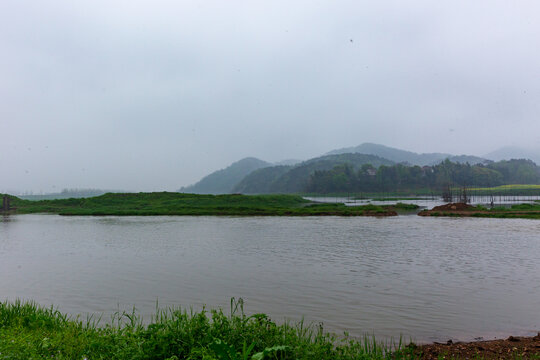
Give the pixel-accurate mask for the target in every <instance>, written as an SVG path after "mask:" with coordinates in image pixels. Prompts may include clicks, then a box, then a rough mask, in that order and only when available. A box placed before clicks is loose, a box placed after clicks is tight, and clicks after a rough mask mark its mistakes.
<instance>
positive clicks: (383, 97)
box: [0, 0, 540, 192]
mask: <svg viewBox="0 0 540 360" xmlns="http://www.w3.org/2000/svg"><path fill="white" fill-rule="evenodd" d="M539 41H540V2H538V1H537V0H532V1H524V0H520V1H496V0H489V1H468V0H467V1H455V0H453V1H432V0H429V1H427V0H426V1H380V0H378V1H358V0H354V1H336V0H332V1H330V0H328V1H316V0H309V1H296V0H295V1H291V0H287V1H276V0H271V1H270V0H267V1H253V0H252V1H235V0H228V1H223V0H219V1H202V0H201V1H178V0H177V1H161V0H158V1H156V0H154V1H136V0H129V1H111V0H107V1H102V0H93V1H73V0H66V1H59V0H49V1H38V0H34V1H25V0H2V1H0V134H1V140H0V149H1V153H0V166H1V170H0V174H2V175H1V178H0V191H10V192H21V191H34V192H55V191H60V190H62V189H63V188H75V187H78V188H106V189H123V190H129V191H151V190H156V191H157V190H176V189H179V188H180V187H181V186H183V185H188V184H191V183H193V182H195V181H197V180H199V179H200V178H201V177H202V176H204V175H206V174H208V173H209V172H211V171H214V170H217V169H220V168H223V167H225V166H227V165H229V164H230V163H232V162H234V161H236V160H239V159H241V158H243V157H246V156H255V157H258V158H261V159H263V160H266V161H279V160H283V159H289V158H294V159H307V158H310V157H314V156H318V155H321V154H323V153H325V152H327V151H330V150H333V149H336V148H342V147H346V146H354V145H358V144H360V143H363V142H375V143H381V144H384V145H388V146H394V147H398V148H402V149H406V150H411V151H416V152H448V153H454V154H474V155H483V154H485V153H487V152H490V151H492V150H495V149H496V148H498V147H501V146H503V145H522V146H525V147H536V148H538V147H539V144H540V117H539V114H540V46H538V44H539Z"/></svg>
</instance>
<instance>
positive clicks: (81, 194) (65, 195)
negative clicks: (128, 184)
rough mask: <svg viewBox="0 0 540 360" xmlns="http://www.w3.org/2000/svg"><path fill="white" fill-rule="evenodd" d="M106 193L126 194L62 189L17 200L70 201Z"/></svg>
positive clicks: (95, 190) (117, 191) (98, 190)
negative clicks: (57, 191)
mask: <svg viewBox="0 0 540 360" xmlns="http://www.w3.org/2000/svg"><path fill="white" fill-rule="evenodd" d="M106 193H126V191H123V190H104V189H64V190H62V192H59V193H49V194H40V195H19V198H21V199H24V200H35V201H39V200H54V199H71V198H89V197H95V196H100V195H103V194H106Z"/></svg>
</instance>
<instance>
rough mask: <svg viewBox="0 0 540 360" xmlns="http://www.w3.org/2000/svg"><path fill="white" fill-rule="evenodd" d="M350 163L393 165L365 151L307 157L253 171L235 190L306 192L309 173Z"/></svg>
mask: <svg viewBox="0 0 540 360" xmlns="http://www.w3.org/2000/svg"><path fill="white" fill-rule="evenodd" d="M341 164H348V166H350V167H351V168H352V169H354V170H356V169H360V167H361V166H362V165H364V164H371V165H372V166H375V167H378V166H381V165H387V166H390V165H393V164H394V163H393V162H392V161H390V160H387V159H383V158H380V157H378V156H373V155H365V154H339V155H327V156H321V157H318V158H314V159H311V160H308V161H305V162H303V163H301V164H299V165H297V166H294V167H289V166H273V167H268V168H265V169H260V170H257V171H254V172H253V173H251V174H250V175H248V176H246V177H245V178H244V179H243V180H242V181H241V182H240V183H239V184H238V185H237V186H236V187H235V188H234V192H241V193H245V194H271V193H301V192H305V191H306V189H307V187H308V184H309V182H310V176H311V175H312V174H313V173H314V172H316V171H326V170H332V169H333V168H334V167H335V166H338V165H341Z"/></svg>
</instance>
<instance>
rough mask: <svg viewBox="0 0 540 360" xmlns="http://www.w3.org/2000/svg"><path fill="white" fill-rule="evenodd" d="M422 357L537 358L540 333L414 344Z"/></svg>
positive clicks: (418, 354)
mask: <svg viewBox="0 0 540 360" xmlns="http://www.w3.org/2000/svg"><path fill="white" fill-rule="evenodd" d="M410 346H411V347H413V348H414V353H415V354H416V355H417V356H419V357H421V358H422V359H443V358H446V359H452V358H454V359H455V358H459V359H539V358H540V333H538V335H536V336H531V337H522V336H510V337H508V338H507V339H504V340H502V339H501V340H487V341H474V342H455V343H454V342H452V340H449V341H448V342H447V343H444V344H441V343H433V344H428V345H420V346H414V345H410Z"/></svg>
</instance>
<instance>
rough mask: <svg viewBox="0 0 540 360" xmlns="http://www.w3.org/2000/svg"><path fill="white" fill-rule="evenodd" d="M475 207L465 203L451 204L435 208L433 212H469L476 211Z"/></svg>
mask: <svg viewBox="0 0 540 360" xmlns="http://www.w3.org/2000/svg"><path fill="white" fill-rule="evenodd" d="M474 209H475V207H474V206H472V205H469V204H465V203H450V204H446V205H441V206H435V207H434V208H433V209H431V211H467V210H474Z"/></svg>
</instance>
